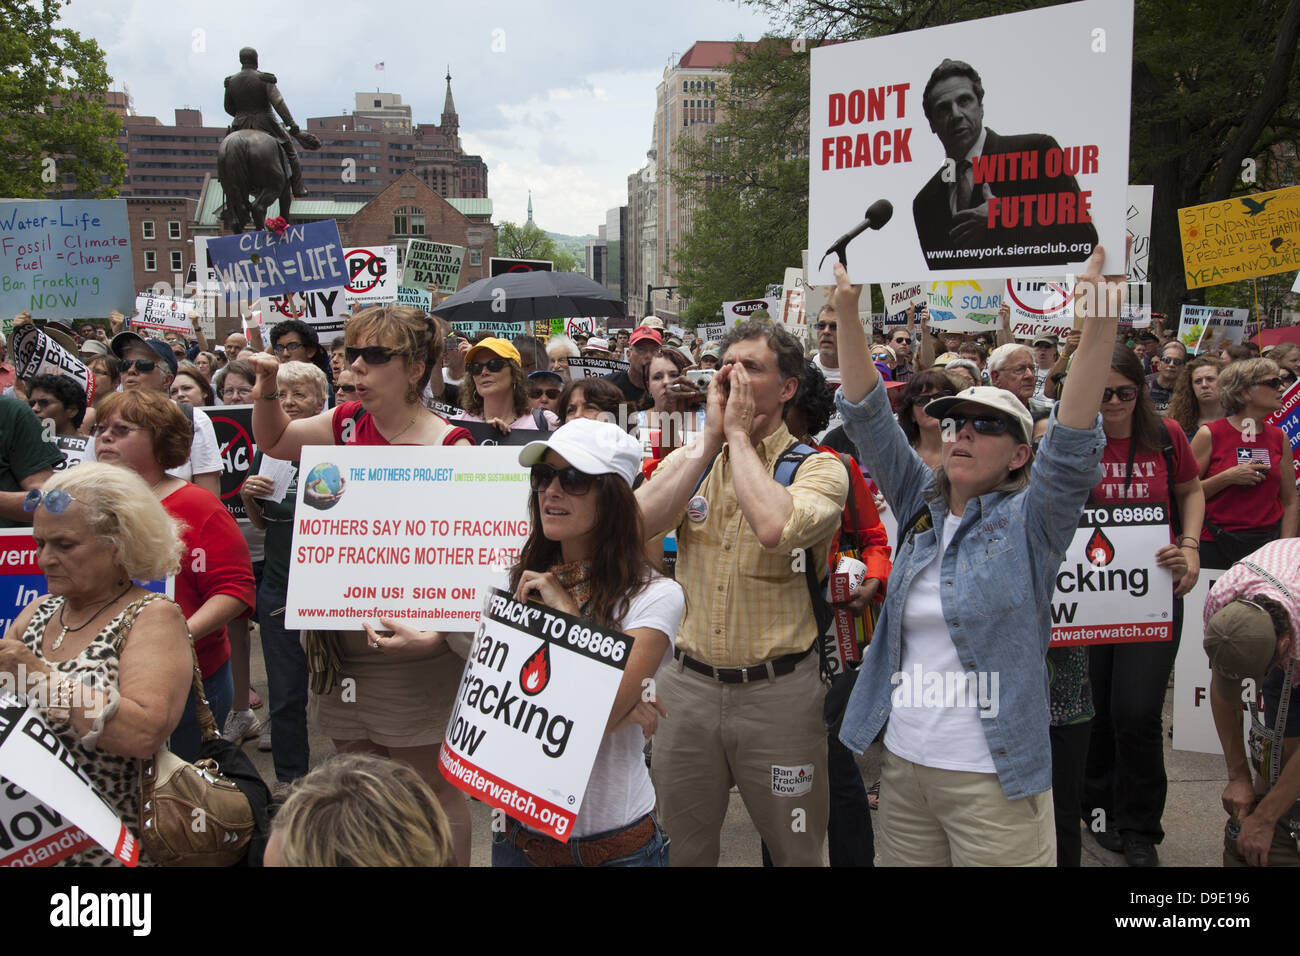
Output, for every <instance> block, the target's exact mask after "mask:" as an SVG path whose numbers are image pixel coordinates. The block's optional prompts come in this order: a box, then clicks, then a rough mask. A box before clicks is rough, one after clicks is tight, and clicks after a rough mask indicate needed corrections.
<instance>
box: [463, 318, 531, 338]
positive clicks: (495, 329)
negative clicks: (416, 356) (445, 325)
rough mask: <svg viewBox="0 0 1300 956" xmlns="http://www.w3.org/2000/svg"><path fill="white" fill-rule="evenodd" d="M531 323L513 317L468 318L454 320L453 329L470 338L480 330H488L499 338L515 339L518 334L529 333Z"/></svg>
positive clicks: (487, 331)
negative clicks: (515, 319)
mask: <svg viewBox="0 0 1300 956" xmlns="http://www.w3.org/2000/svg"><path fill="white" fill-rule="evenodd" d="M528 329H529V323H528V322H525V321H524V320H523V319H520V320H518V321H514V320H512V319H467V320H464V321H457V320H452V323H451V330H452V331H453V332H459V333H460V334H461V335H464V336H466V337H468V338H473V337H474V336H475V335H477V334H478V333H480V332H486V333H488V334H489V335H494V336H496V337H497V338H499V339H513V338H514V337H515V336H516V335H527V334H528Z"/></svg>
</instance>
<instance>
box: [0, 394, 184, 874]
mask: <svg viewBox="0 0 1300 956" xmlns="http://www.w3.org/2000/svg"><path fill="white" fill-rule="evenodd" d="M160 400H161V399H160ZM24 508H25V509H26V510H27V511H28V512H29V513H30V514H31V515H32V517H33V525H32V532H33V536H34V537H35V539H36V564H37V566H38V567H39V568H40V570H41V572H42V573H43V574H44V575H45V579H46V582H47V583H48V586H49V589H50V591H49V594H48V595H42V596H41V597H38V598H37V599H36V600H34V601H32V603H30V604H29V605H27V607H26V608H24V609H23V610H22V611H21V612H20V613H19V615H18V617H17V619H15V621H14V623H13V626H12V627H10V628H9V631H8V633H6V635H5V637H4V640H0V677H3V678H4V679H5V680H4V683H8V684H10V686H14V684H17V685H18V686H21V687H23V688H24V689H26V690H28V691H29V700H31V701H32V702H33V703H34V705H35V707H36V709H37V711H38V712H39V713H40V716H41V717H42V719H43V720H44V721H45V722H46V723H47V724H48V725H49V727H50V729H51V730H52V731H53V732H54V733H55V734H56V735H57V736H58V737H59V739H60V741H62V743H63V744H64V745H65V746H66V747H67V748H68V750H69V751H70V752H71V753H72V754H73V756H74V757H75V758H76V760H77V765H78V770H79V771H80V772H81V773H83V774H84V775H85V776H87V777H88V778H89V779H90V781H91V782H92V783H94V785H95V789H96V790H97V791H98V792H99V794H100V796H101V797H102V798H103V799H104V800H105V801H106V802H107V803H108V804H109V805H110V806H111V807H112V808H113V810H114V812H115V813H117V815H118V816H119V817H120V818H121V820H122V822H123V823H124V824H126V825H127V826H128V827H129V828H130V829H132V830H133V831H137V832H138V828H139V818H138V812H139V790H140V760H141V759H142V758H148V757H152V756H153V755H154V754H155V753H156V752H157V751H158V749H159V747H161V746H162V744H163V742H164V741H166V739H167V737H168V735H169V734H171V732H172V729H173V728H174V727H175V726H176V724H177V723H178V722H179V721H180V719H181V714H182V712H183V711H184V709H185V704H186V701H187V700H188V699H189V696H190V686H191V675H192V673H193V670H192V668H193V651H192V650H191V649H190V640H189V631H188V629H187V628H186V623H185V617H184V615H183V614H182V613H181V610H180V608H178V607H177V606H176V605H175V604H174V603H173V602H172V601H170V600H169V599H168V598H166V597H164V596H163V595H161V594H156V593H152V592H150V591H146V590H145V589H144V588H142V587H140V586H139V585H137V584H135V583H134V581H133V579H139V580H142V581H149V580H158V579H161V578H165V577H166V576H167V575H169V574H174V573H176V571H177V570H178V569H179V567H180V563H181V541H180V536H179V535H178V533H177V529H176V522H175V521H173V520H172V518H171V517H170V516H169V515H168V514H167V512H166V511H165V510H164V509H163V507H162V506H161V505H160V504H159V503H158V501H157V500H156V499H155V498H154V496H153V494H152V493H151V492H150V490H149V486H148V485H147V484H145V482H144V481H143V480H142V479H141V478H140V477H139V476H138V475H136V474H134V473H133V472H130V471H128V470H126V469H125V468H114V467H113V466H112V465H106V464H97V463H94V462H88V463H86V464H83V465H79V466H78V467H76V468H71V469H68V470H67V471H62V472H58V473H56V474H55V475H54V477H53V478H51V479H50V480H49V481H47V482H46V483H45V485H44V487H43V488H41V489H39V490H33V491H31V492H29V493H28V495H27V500H26V502H25V503H24ZM20 673H21V674H22V677H21V678H20V677H19V675H20ZM34 681H35V682H36V683H33V682H34ZM34 689H35V690H36V692H35V693H33V692H32V691H33V690H34ZM42 691H43V692H42ZM112 862H113V857H112V855H111V854H109V853H108V852H107V851H105V850H103V849H100V848H99V847H93V846H92V848H90V849H86V850H82V851H80V852H78V853H75V854H73V855H72V856H69V857H66V858H65V859H63V860H61V861H60V863H61V864H63V865H80V866H106V865H110V864H111V863H112ZM141 862H143V863H146V864H147V863H148V862H150V861H149V860H148V859H147V858H143V859H142V861H141Z"/></svg>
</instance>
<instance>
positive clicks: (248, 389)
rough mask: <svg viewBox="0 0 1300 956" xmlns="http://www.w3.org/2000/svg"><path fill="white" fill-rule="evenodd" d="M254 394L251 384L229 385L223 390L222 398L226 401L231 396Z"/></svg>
mask: <svg viewBox="0 0 1300 956" xmlns="http://www.w3.org/2000/svg"><path fill="white" fill-rule="evenodd" d="M252 394H253V386H251V385H228V386H226V387H225V388H223V389H222V390H221V399H222V401H226V400H228V399H231V398H248V396H250V395H252Z"/></svg>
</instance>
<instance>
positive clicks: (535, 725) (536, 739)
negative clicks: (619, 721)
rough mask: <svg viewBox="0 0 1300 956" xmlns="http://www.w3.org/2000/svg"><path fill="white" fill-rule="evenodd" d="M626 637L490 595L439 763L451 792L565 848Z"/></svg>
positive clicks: (628, 647)
mask: <svg viewBox="0 0 1300 956" xmlns="http://www.w3.org/2000/svg"><path fill="white" fill-rule="evenodd" d="M631 653H632V638H631V637H629V636H628V635H626V634H621V633H619V632H618V631H612V630H609V629H603V628H600V627H598V626H597V625H595V624H594V623H593V622H591V621H589V620H585V619H583V618H580V617H574V616H572V615H569V614H564V613H562V612H560V611H557V610H555V609H553V608H549V607H546V606H545V605H542V604H535V603H532V602H529V603H527V604H522V603H520V602H519V601H516V600H515V599H514V598H513V597H511V595H510V594H509V593H507V592H506V591H502V590H500V589H498V588H494V589H493V590H492V591H491V592H490V593H489V594H488V597H487V601H486V603H485V604H484V606H483V614H482V619H481V621H480V623H479V625H478V631H477V633H476V634H475V636H474V643H473V645H472V646H471V647H470V652H469V659H468V660H467V661H466V662H465V676H464V679H463V680H462V681H461V683H460V687H459V689H458V690H457V692H456V701H455V704H454V706H453V707H452V711H451V719H450V720H449V721H448V722H447V734H446V737H445V738H444V740H443V743H442V753H441V755H440V757H439V761H438V762H439V766H440V769H441V770H442V775H443V776H444V777H446V778H447V779H448V780H449V781H450V782H451V783H452V784H453V785H454V786H456V787H458V788H460V789H461V790H464V791H465V792H466V793H468V794H469V795H470V796H472V797H476V798H478V799H479V800H482V801H483V802H484V803H486V804H488V805H489V806H492V807H498V808H500V809H501V810H504V811H505V813H506V814H507V815H509V816H511V817H513V818H514V819H516V820H519V821H521V822H522V823H524V824H525V825H526V826H529V827H531V828H532V829H534V830H538V831H540V832H542V833H545V834H546V835H547V836H550V837H553V838H555V839H556V840H559V841H561V842H568V839H569V836H570V835H571V834H572V832H573V823H574V821H575V820H576V819H577V816H578V811H579V810H580V809H581V808H582V797H583V794H584V793H586V790H587V781H588V779H589V778H590V777H591V768H592V767H593V766H594V764H595V762H596V754H597V752H598V751H599V750H600V744H601V741H602V740H603V739H604V738H605V725H606V724H607V723H608V722H609V712H610V708H611V707H613V706H614V697H615V695H616V694H617V693H618V687H619V684H620V683H621V682H622V680H623V669H624V668H625V667H626V666H627V661H628V657H629V656H630V655H631Z"/></svg>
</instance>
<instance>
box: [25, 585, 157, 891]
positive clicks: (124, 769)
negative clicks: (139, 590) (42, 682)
mask: <svg viewBox="0 0 1300 956" xmlns="http://www.w3.org/2000/svg"><path fill="white" fill-rule="evenodd" d="M159 599H162V600H167V598H165V597H164V596H163V595H161V594H146V595H145V596H144V597H142V598H140V600H138V601H134V602H132V603H131V604H128V605H127V606H126V607H125V608H124V609H123V610H122V613H120V614H118V615H117V617H115V618H113V620H111V621H109V622H108V624H106V625H105V626H104V629H103V630H102V631H100V632H99V633H98V634H96V635H95V639H94V640H92V641H91V642H90V644H89V645H87V647H86V649H85V650H84V651H82V652H81V654H79V655H78V656H77V657H74V658H72V659H71V660H66V661H57V662H56V661H47V662H46V663H48V664H49V666H51V667H53V668H54V670H56V671H57V672H58V673H60V674H63V675H70V676H73V678H74V679H75V680H77V681H80V682H81V683H83V684H85V685H88V686H91V687H94V688H96V689H98V690H103V689H104V688H108V687H114V688H115V687H117V677H118V654H119V652H120V650H121V647H122V642H123V641H125V640H126V637H127V635H128V634H129V633H131V625H132V624H134V623H135V618H136V615H137V614H139V613H140V611H141V609H142V608H144V606H145V605H146V604H149V603H150V602H152V601H156V600H159ZM62 607H63V598H61V597H52V596H47V597H46V598H45V600H44V601H42V603H41V605H40V607H38V608H37V609H36V611H35V613H34V614H33V615H32V620H31V623H30V624H28V625H27V630H26V631H24V632H23V636H22V642H23V643H24V644H26V645H27V646H28V647H29V648H31V649H32V652H33V653H34V654H35V655H36V656H37V657H39V658H41V659H42V660H45V657H44V654H43V653H42V647H41V645H42V643H43V642H42V637H43V636H44V634H45V626H46V624H48V623H49V621H50V618H52V617H54V616H55V615H56V614H58V613H59V609H60V608H62ZM41 716H42V717H43V718H44V719H45V722H46V723H47V724H49V726H50V729H51V730H53V731H54V732H55V733H56V734H58V735H59V739H60V740H62V741H63V743H64V744H65V745H66V746H67V748H68V749H69V750H70V751H71V752H72V753H73V754H75V755H76V757H77V759H78V761H79V762H80V763H81V766H82V768H83V769H84V770H85V771H86V774H87V775H88V776H89V777H90V779H91V780H92V781H93V782H94V784H95V789H96V790H98V791H99V792H100V794H101V795H102V796H103V797H104V798H105V799H106V800H107V801H108V802H109V803H110V804H111V805H112V806H113V807H114V808H115V809H116V810H117V815H118V817H119V818H120V819H121V821H122V822H123V823H124V824H126V826H127V827H128V828H129V829H130V830H131V832H132V833H136V834H138V833H139V824H140V814H139V809H140V761H139V760H138V759H137V758H135V757H120V756H118V755H117V754H113V753H109V752H107V751H104V750H87V749H86V748H85V747H82V746H81V743H80V741H81V735H80V734H78V733H77V731H76V729H75V728H73V726H72V724H71V723H69V722H68V721H56V720H54V719H53V718H52V717H51V716H50V714H49V711H48V710H46V709H45V708H41ZM139 863H140V865H141V866H150V865H151V863H150V862H149V860H148V859H146V857H145V855H144V852H143V851H141V854H140V860H139ZM56 865H57V866H120V865H121V864H120V863H119V862H118V861H117V859H116V858H115V857H114V856H113V854H111V853H109V852H108V851H107V850H104V849H102V848H101V847H98V846H95V847H92V848H91V849H88V850H83V851H81V852H80V853H74V854H73V855H72V856H69V857H66V858H64V859H63V860H61V861H60V862H59V863H58V864H56Z"/></svg>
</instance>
